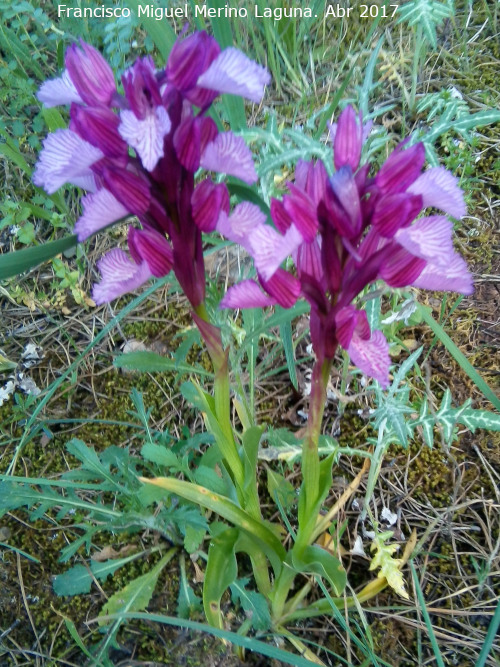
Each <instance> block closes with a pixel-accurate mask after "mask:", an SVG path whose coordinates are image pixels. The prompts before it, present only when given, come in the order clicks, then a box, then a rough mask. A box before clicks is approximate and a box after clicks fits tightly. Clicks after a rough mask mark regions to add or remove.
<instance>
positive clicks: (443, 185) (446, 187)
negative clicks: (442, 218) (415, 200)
mask: <svg viewBox="0 0 500 667" xmlns="http://www.w3.org/2000/svg"><path fill="white" fill-rule="evenodd" d="M407 192H411V193H412V194H414V195H422V199H423V204H424V208H427V207H429V206H432V207H433V208H439V209H441V210H442V211H444V212H445V213H449V214H450V215H452V216H453V217H454V218H461V217H462V216H464V215H465V214H466V213H467V207H466V205H465V200H464V194H463V192H462V190H461V189H460V187H459V186H458V179H457V178H456V177H455V176H453V174H451V173H450V172H449V171H448V170H447V169H445V168H444V167H432V168H431V169H428V170H427V171H425V172H424V173H423V174H422V175H421V176H419V177H418V178H417V180H416V181H415V182H414V183H412V184H411V185H410V187H409V188H408V190H407Z"/></svg>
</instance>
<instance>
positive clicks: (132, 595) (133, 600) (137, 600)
mask: <svg viewBox="0 0 500 667" xmlns="http://www.w3.org/2000/svg"><path fill="white" fill-rule="evenodd" d="M176 551H177V549H175V548H173V549H170V551H168V553H166V554H165V556H163V558H162V559H161V560H160V562H159V563H157V564H156V565H155V567H154V568H153V569H152V570H151V571H150V572H147V573H146V574H143V575H142V576H140V577H137V579H134V580H133V581H131V582H130V583H129V584H127V585H126V586H125V588H122V590H121V591H118V592H117V593H115V594H114V595H112V596H111V597H110V598H109V600H108V601H107V602H106V604H105V605H104V607H103V608H102V611H101V613H100V614H99V618H101V617H102V616H106V615H107V614H122V613H127V612H134V611H142V610H143V609H146V607H147V606H148V604H149V601H150V600H151V597H152V595H153V592H154V589H155V587H156V583H157V581H158V577H159V576H160V573H161V571H162V570H163V568H164V567H165V565H167V563H168V562H169V561H171V560H172V558H173V556H174V554H175V553H176ZM100 623H101V625H102V624H105V623H106V621H104V620H101V622H100Z"/></svg>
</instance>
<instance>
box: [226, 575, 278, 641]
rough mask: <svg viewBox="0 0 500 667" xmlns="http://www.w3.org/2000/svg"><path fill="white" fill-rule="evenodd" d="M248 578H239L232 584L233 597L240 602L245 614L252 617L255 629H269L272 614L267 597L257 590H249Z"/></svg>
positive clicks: (234, 600)
mask: <svg viewBox="0 0 500 667" xmlns="http://www.w3.org/2000/svg"><path fill="white" fill-rule="evenodd" d="M247 584H248V579H237V580H236V581H235V582H234V583H232V584H231V585H230V589H231V598H232V600H233V602H234V603H237V602H239V603H240V605H241V607H242V609H243V611H244V612H245V614H246V615H247V616H248V617H249V618H250V619H251V622H252V628H254V629H255V630H261V631H265V630H269V628H270V627H271V624H272V621H271V614H270V613H269V605H268V604H267V600H266V598H265V597H264V596H263V595H261V594H260V593H257V591H248V590H247V589H246V586H247Z"/></svg>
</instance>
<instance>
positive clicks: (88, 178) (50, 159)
mask: <svg viewBox="0 0 500 667" xmlns="http://www.w3.org/2000/svg"><path fill="white" fill-rule="evenodd" d="M103 157H104V155H103V153H102V152H101V151H100V150H99V149H98V148H96V147H95V146H92V145H91V144H89V143H88V141H84V140H83V139H82V138H81V137H79V136H78V135H77V134H76V132H72V131H71V130H56V131H55V132H53V133H52V134H49V135H48V137H47V138H46V139H45V140H44V142H43V150H42V152H41V153H40V158H39V160H38V162H37V165H36V168H35V172H34V174H33V182H34V183H35V185H38V187H41V188H44V190H45V191H46V192H48V193H49V195H51V194H53V193H54V192H56V190H58V189H59V188H60V187H61V186H62V185H64V184H65V183H72V184H73V185H76V186H78V187H80V188H84V189H86V190H95V178H94V175H93V173H92V171H91V169H90V167H91V165H93V164H94V163H95V162H97V161H98V160H100V159H101V158H103Z"/></svg>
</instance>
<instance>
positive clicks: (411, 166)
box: [375, 143, 425, 194]
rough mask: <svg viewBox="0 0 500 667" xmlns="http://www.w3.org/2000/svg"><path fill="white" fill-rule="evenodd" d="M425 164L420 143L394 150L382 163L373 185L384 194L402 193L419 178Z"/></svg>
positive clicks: (423, 149)
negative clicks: (404, 148)
mask: <svg viewBox="0 0 500 667" xmlns="http://www.w3.org/2000/svg"><path fill="white" fill-rule="evenodd" d="M424 162H425V148H424V145H423V144H422V143H418V144H415V145H414V146H410V148H407V149H406V150H402V148H401V147H399V148H397V149H396V150H394V151H393V152H392V153H391V154H390V155H389V157H388V158H387V160H386V161H385V162H384V164H383V165H382V167H381V168H380V171H379V172H378V174H377V175H376V177H375V184H376V185H377V186H378V187H379V188H380V190H381V191H382V192H383V193H384V194H386V193H391V194H394V193H396V192H404V191H405V190H406V189H407V188H408V187H409V186H410V185H411V184H412V183H414V182H415V181H416V180H417V178H418V177H419V176H420V172H421V171H422V167H423V166H424Z"/></svg>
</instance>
